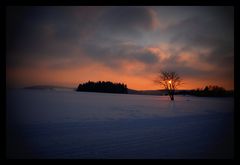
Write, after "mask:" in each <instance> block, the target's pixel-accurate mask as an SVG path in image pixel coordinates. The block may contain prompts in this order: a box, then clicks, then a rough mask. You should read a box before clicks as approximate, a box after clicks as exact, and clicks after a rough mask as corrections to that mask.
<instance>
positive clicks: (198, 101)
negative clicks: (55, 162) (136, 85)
mask: <svg viewBox="0 0 240 165" xmlns="http://www.w3.org/2000/svg"><path fill="white" fill-rule="evenodd" d="M233 108H234V99H233V98H207V97H205V98H199V97H191V96H176V98H175V101H174V102H172V101H170V100H169V98H168V97H167V96H149V95H130V94H129V95H126V94H104V93H88V92H75V91H52V90H27V89H14V90H13V89H12V90H8V91H7V111H6V112H7V157H8V158H54V159H55V158H70V159H71V158H74V159H85V158H86V159H105V158H106V159H115V158H116V159H172V158H173V159H182V158H183V159H187V158H191V159H192V158H193V159H194V158H219V159H221V158H233V148H234V144H233Z"/></svg>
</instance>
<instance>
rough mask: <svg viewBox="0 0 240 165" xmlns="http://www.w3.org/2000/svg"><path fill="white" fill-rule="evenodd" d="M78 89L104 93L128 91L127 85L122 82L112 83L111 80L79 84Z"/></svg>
mask: <svg viewBox="0 0 240 165" xmlns="http://www.w3.org/2000/svg"><path fill="white" fill-rule="evenodd" d="M77 91H85V92H104V93H128V89H127V85H125V84H121V83H112V82H110V81H107V82H104V81H98V82H92V81H88V82H87V83H83V84H79V85H78V88H77Z"/></svg>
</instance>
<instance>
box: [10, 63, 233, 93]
mask: <svg viewBox="0 0 240 165" xmlns="http://www.w3.org/2000/svg"><path fill="white" fill-rule="evenodd" d="M129 69H130V70H131V69H132V67H130V66H129V67H128V66H126V70H128V71H130V70H129ZM90 73H91V74H90ZM6 75H7V76H6V82H7V86H14V87H25V86H32V85H59V86H66V87H73V88H75V87H77V85H78V84H79V83H83V82H87V81H89V80H90V81H112V82H120V83H125V84H127V86H128V88H130V89H135V90H157V89H163V87H162V86H160V85H159V84H156V83H154V81H153V80H154V79H153V77H154V76H155V75H137V76H134V75H132V74H130V73H129V74H121V70H120V71H113V70H111V69H109V68H107V67H104V66H102V65H99V64H94V65H90V66H87V67H82V68H72V69H63V70H49V69H46V68H37V69H35V70H31V69H28V68H19V69H10V68H7V73H6ZM216 82H217V83H216ZM169 83H171V80H169ZM206 85H218V86H222V87H224V88H225V89H227V90H232V89H234V88H233V86H234V84H233V81H231V80H228V81H227V80H225V79H224V78H222V79H221V80H217V79H211V80H210V79H209V80H207V79H190V78H185V77H183V85H181V86H179V87H178V88H177V89H196V88H204V87H205V86H206Z"/></svg>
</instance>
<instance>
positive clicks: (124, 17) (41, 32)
mask: <svg viewBox="0 0 240 165" xmlns="http://www.w3.org/2000/svg"><path fill="white" fill-rule="evenodd" d="M6 16H7V17H6V18H7V19H6V20H7V24H6V29H7V66H9V67H21V66H28V67H29V68H33V67H36V65H38V64H39V63H41V62H45V61H50V62H49V65H48V67H49V68H52V69H63V68H69V67H75V66H78V67H79V66H83V65H85V63H87V62H86V61H85V60H86V59H89V60H93V61H94V62H96V63H101V64H104V65H105V66H107V67H109V68H112V69H121V68H124V66H123V65H122V62H124V61H130V62H140V63H142V64H144V65H145V66H146V67H145V70H144V73H146V74H147V73H153V72H157V70H158V69H159V68H162V69H169V70H177V71H179V72H180V73H181V74H182V75H185V76H189V77H207V76H213V74H215V75H216V73H211V72H207V71H206V70H204V69H202V68H197V67H195V66H194V65H187V64H186V62H183V61H181V60H179V59H180V57H181V54H183V53H189V54H191V55H192V56H193V59H197V60H198V62H199V63H201V64H206V65H208V64H211V65H214V67H215V68H221V67H223V66H224V67H225V70H226V71H225V73H224V75H230V74H232V73H233V61H234V58H233V56H234V26H233V25H234V9H233V7H224V6H222V7H192V6H188V7H165V6H162V7H157V6H155V7H143V6H138V7H133V6H129V7H108V6H106V7H94V6H93V7H87V6H82V7H71V6H68V7H63V6H59V7H47V6H46V7H40V6H35V7H20V6H19V7H8V8H7V15H6ZM152 45H154V47H155V48H158V47H161V46H162V45H168V48H167V49H166V50H165V52H167V53H168V54H169V55H170V57H169V58H161V57H160V56H162V55H163V56H164V53H162V54H159V53H157V52H154V51H151V50H150V49H149V47H150V46H152ZM163 47H164V46H163ZM88 62H89V61H88ZM39 65H40V64H39ZM203 66H204V65H203ZM216 72H217V71H216ZM218 75H219V76H220V75H221V74H220V73H218Z"/></svg>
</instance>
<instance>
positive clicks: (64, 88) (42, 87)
mask: <svg viewBox="0 0 240 165" xmlns="http://www.w3.org/2000/svg"><path fill="white" fill-rule="evenodd" d="M24 89H37V90H74V88H70V87H63V86H53V85H34V86H29V87H24Z"/></svg>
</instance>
